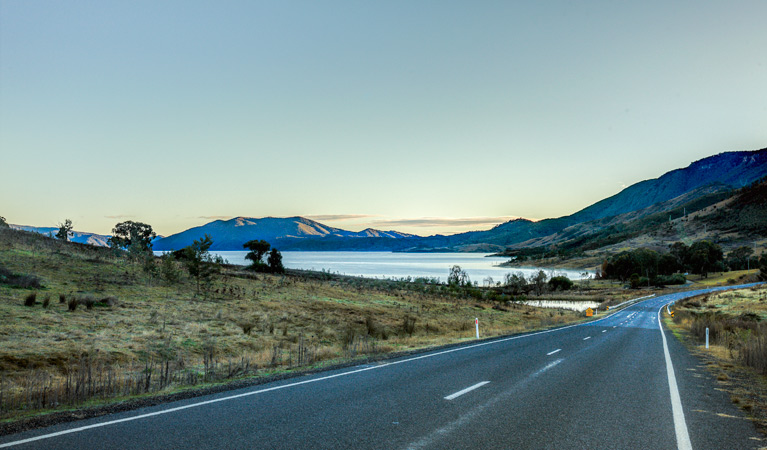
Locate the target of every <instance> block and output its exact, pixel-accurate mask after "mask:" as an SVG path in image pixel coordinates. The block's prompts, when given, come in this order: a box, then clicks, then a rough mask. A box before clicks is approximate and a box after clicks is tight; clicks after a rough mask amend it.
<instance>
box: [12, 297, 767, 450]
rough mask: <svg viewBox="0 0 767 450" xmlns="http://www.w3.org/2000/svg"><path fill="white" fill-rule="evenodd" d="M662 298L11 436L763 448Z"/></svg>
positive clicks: (27, 440) (21, 445)
mask: <svg viewBox="0 0 767 450" xmlns="http://www.w3.org/2000/svg"><path fill="white" fill-rule="evenodd" d="M708 291H710V290H705V291H695V292H685V293H679V294H672V295H667V296H662V297H654V298H650V299H647V300H644V301H641V302H639V303H636V304H634V305H631V306H628V307H626V308H625V309H622V310H620V311H618V312H615V313H612V314H602V316H603V317H602V318H600V319H597V320H594V321H591V322H588V323H585V324H581V325H574V326H568V327H563V328H559V329H556V330H550V331H546V332H538V333H531V334H527V335H520V336H512V337H507V338H500V339H496V340H492V341H479V342H478V343H474V344H467V345H464V346H460V347H453V348H449V349H445V350H441V351H434V352H430V353H424V354H419V355H415V356H410V357H404V358H399V359H392V360H387V361H382V362H378V363H374V364H369V365H361V366H357V367H352V368H346V369H343V370H337V371H329V372H323V373H319V374H314V375H309V376H305V377H299V378H293V379H289V380H283V381H280V382H275V383H270V384H265V385H260V386H256V387H252V388H248V389H242V390H235V391H229V392H225V393H221V394H217V395H211V396H206V397H198V398H194V399H188V400H185V401H179V402H174V403H168V404H165V405H161V406H157V407H151V408H145V409H141V410H136V411H130V412H125V413H120V414H115V415H110V416H105V417H100V418H95V419H89V420H83V421H80V422H73V423H67V424H61V425H57V426H54V427H49V428H45V429H38V430H32V431H28V432H24V433H19V434H17V435H9V436H3V437H0V448H15V449H105V448H119V449H149V448H157V449H160V448H162V449H182V448H183V449H185V448H195V449H245V448H250V449H252V448H264V449H343V448H350V449H351V448H353V449H632V450H635V449H683V450H688V449H696V450H702V449H751V448H759V447H762V446H763V445H762V444H761V443H762V442H763V441H762V440H761V437H760V435H759V434H758V433H757V432H756V430H755V428H754V426H753V425H752V424H751V423H750V422H749V421H748V420H747V419H746V418H745V416H744V414H743V413H741V412H740V411H739V410H738V409H737V408H736V407H735V406H734V405H732V403H731V402H730V400H729V397H728V395H727V394H726V393H725V392H723V391H721V390H718V384H717V382H716V380H715V379H714V378H713V376H712V375H711V374H710V373H708V372H707V371H706V369H705V368H704V367H703V364H702V363H701V362H700V361H699V360H697V359H696V358H694V357H693V356H691V355H690V354H689V352H688V351H687V350H686V349H685V348H684V346H683V345H682V344H680V343H679V342H678V341H677V339H676V338H675V337H674V336H673V335H672V334H671V333H670V332H668V331H663V329H662V326H661V324H660V323H659V321H660V309H661V308H663V307H664V306H665V305H666V304H668V303H670V302H672V301H675V300H679V299H681V298H684V297H686V296H691V295H696V294H698V293H703V292H708Z"/></svg>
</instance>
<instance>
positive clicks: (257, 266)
mask: <svg viewBox="0 0 767 450" xmlns="http://www.w3.org/2000/svg"><path fill="white" fill-rule="evenodd" d="M242 246H243V248H247V249H248V250H250V252H248V254H247V255H245V259H249V260H250V261H252V264H251V266H250V268H251V269H253V270H257V271H264V270H265V269H266V267H267V266H266V264H264V261H263V258H264V255H265V254H266V253H267V252H268V251H269V248H270V247H271V246H270V245H269V243H268V242H266V241H264V240H263V239H262V240H258V241H257V240H252V241H248V242H246V243H244V244H242Z"/></svg>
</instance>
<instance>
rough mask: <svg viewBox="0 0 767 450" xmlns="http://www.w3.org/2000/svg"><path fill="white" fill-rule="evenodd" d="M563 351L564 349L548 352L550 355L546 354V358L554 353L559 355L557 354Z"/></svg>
mask: <svg viewBox="0 0 767 450" xmlns="http://www.w3.org/2000/svg"><path fill="white" fill-rule="evenodd" d="M561 351H562V349H561V348H558V349H556V350H554V351H553V352H548V353H546V356H551V355H553V354H554V353H557V352H561Z"/></svg>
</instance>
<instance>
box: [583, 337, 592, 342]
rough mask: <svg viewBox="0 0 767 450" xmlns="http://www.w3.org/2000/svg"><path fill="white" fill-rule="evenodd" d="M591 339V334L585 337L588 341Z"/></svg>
mask: <svg viewBox="0 0 767 450" xmlns="http://www.w3.org/2000/svg"><path fill="white" fill-rule="evenodd" d="M589 339H591V336H586V337H585V338H583V340H584V341H587V340H589Z"/></svg>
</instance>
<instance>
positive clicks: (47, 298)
mask: <svg viewBox="0 0 767 450" xmlns="http://www.w3.org/2000/svg"><path fill="white" fill-rule="evenodd" d="M50 305H51V296H50V295H46V296H45V299H43V308H45V309H48V306H50Z"/></svg>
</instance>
